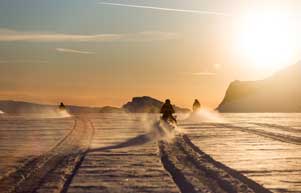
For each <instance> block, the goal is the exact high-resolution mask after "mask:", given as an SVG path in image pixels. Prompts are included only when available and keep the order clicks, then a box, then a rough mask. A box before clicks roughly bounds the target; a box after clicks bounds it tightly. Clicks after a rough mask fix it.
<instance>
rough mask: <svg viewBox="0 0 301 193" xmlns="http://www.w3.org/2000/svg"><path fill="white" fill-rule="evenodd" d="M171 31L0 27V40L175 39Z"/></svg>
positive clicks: (109, 40)
mask: <svg viewBox="0 0 301 193" xmlns="http://www.w3.org/2000/svg"><path fill="white" fill-rule="evenodd" d="M175 38H177V35H176V34H175V33H171V32H161V31H144V32H138V33H132V34H89V35H84V34H64V33H41V32H22V31H15V30H10V29H1V28H0V42H115V41H137V42H141V41H160V40H168V39H175Z"/></svg>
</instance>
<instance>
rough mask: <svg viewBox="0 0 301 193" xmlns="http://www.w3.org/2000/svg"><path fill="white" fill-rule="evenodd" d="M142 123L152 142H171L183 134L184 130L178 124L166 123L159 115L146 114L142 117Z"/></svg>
mask: <svg viewBox="0 0 301 193" xmlns="http://www.w3.org/2000/svg"><path fill="white" fill-rule="evenodd" d="M141 122H142V123H143V128H145V130H146V132H147V135H148V137H149V138H150V139H151V140H166V141H170V140H172V139H173V138H174V137H175V135H176V134H179V133H182V132H183V129H181V128H180V127H178V126H177V125H176V124H172V123H166V122H164V121H162V120H160V118H159V116H158V115H157V114H155V115H152V114H145V116H143V117H142V119H141Z"/></svg>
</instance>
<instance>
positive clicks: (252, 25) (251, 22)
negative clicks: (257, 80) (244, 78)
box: [239, 11, 297, 72]
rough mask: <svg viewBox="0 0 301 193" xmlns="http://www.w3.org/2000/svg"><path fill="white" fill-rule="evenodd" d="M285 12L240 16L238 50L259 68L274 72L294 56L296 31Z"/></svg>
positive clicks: (295, 52)
mask: <svg viewBox="0 0 301 193" xmlns="http://www.w3.org/2000/svg"><path fill="white" fill-rule="evenodd" d="M294 26H295V25H294V22H293V20H292V18H291V17H290V15H289V14H288V13H285V12H272V11H265V12H253V13H250V14H248V15H247V16H246V17H244V19H243V22H242V30H241V33H240V35H239V47H240V50H239V52H240V53H241V54H242V55H243V56H244V57H245V58H246V59H247V60H248V61H250V63H251V64H252V67H254V68H256V69H257V70H261V71H269V72H274V71H276V70H279V69H281V68H283V67H285V66H287V65H290V64H293V63H294V62H295V61H296V60H297V59H296V55H297V47H296V37H297V34H296V31H297V30H295V29H294Z"/></svg>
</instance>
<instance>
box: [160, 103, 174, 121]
mask: <svg viewBox="0 0 301 193" xmlns="http://www.w3.org/2000/svg"><path fill="white" fill-rule="evenodd" d="M160 113H162V114H163V115H162V119H163V120H164V121H168V120H169V119H171V120H173V121H174V122H177V120H176V118H175V117H174V116H173V115H172V114H174V113H175V110H174V108H173V107H172V105H171V103H170V100H169V99H166V100H165V103H164V104H163V106H162V107H161V110H160Z"/></svg>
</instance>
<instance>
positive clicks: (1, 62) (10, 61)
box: [0, 60, 49, 64]
mask: <svg viewBox="0 0 301 193" xmlns="http://www.w3.org/2000/svg"><path fill="white" fill-rule="evenodd" d="M11 63H13V64H25V63H35V64H40V63H49V62H48V61H46V60H0V64H11Z"/></svg>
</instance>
